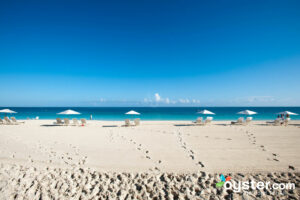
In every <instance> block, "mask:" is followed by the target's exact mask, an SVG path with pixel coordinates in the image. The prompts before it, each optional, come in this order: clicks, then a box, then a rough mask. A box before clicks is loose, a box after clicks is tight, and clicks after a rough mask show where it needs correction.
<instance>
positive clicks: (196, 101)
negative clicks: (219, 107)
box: [192, 99, 200, 103]
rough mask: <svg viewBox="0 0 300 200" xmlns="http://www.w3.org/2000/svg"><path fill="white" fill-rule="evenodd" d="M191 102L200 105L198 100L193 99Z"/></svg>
mask: <svg viewBox="0 0 300 200" xmlns="http://www.w3.org/2000/svg"><path fill="white" fill-rule="evenodd" d="M192 102H193V103H200V100H197V99H193V100H192Z"/></svg>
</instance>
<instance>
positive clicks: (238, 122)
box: [231, 117, 244, 125]
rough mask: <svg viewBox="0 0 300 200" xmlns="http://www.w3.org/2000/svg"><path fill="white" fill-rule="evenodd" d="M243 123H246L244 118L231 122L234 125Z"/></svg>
mask: <svg viewBox="0 0 300 200" xmlns="http://www.w3.org/2000/svg"><path fill="white" fill-rule="evenodd" d="M243 123H244V117H240V118H238V120H237V121H232V122H231V124H232V125H242V124H243Z"/></svg>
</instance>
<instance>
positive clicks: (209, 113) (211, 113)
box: [197, 110, 215, 115]
mask: <svg viewBox="0 0 300 200" xmlns="http://www.w3.org/2000/svg"><path fill="white" fill-rule="evenodd" d="M197 113H199V114H203V115H215V113H213V112H211V111H209V110H201V111H199V112H197Z"/></svg>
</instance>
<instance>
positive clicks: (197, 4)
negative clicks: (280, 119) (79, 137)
mask: <svg viewBox="0 0 300 200" xmlns="http://www.w3.org/2000/svg"><path fill="white" fill-rule="evenodd" d="M299 10H300V2H299V1H290V0H288V1H230V0H229V1H205V2H204V1H158V0H151V1H147V0H139V1H113V0H112V1H76V0H75V1H74V0H72V1H62V0H61V1H55V0H52V1H47V0H44V1H26V2H25V1H1V2H0V27H1V28H0V80H1V98H0V106H300V92H299V91H300V89H299V85H300V79H299V74H300V23H299V21H300V12H299Z"/></svg>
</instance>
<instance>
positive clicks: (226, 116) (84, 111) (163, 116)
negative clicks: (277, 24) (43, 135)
mask: <svg viewBox="0 0 300 200" xmlns="http://www.w3.org/2000/svg"><path fill="white" fill-rule="evenodd" d="M0 109H4V108H0ZM9 109H11V110H14V111H16V112H17V113H16V114H8V116H15V117H16V118H17V119H28V118H29V119H33V118H35V117H37V116H38V117H39V119H55V118H56V117H61V118H64V117H69V118H86V119H90V115H92V117H93V119H94V120H115V121H119V120H124V119H126V118H134V117H135V116H128V115H125V113H126V112H128V111H129V110H135V111H137V112H139V113H141V115H139V116H138V117H139V118H141V120H195V119H196V118H197V117H198V116H201V115H200V114H197V112H198V111H200V110H203V109H207V110H209V111H212V112H214V113H215V114H216V115H213V118H214V120H236V119H237V118H238V117H240V116H242V115H239V114H237V112H239V111H242V110H246V109H248V110H252V111H255V112H257V113H258V114H256V115H253V116H252V117H253V120H272V119H275V118H276V116H277V114H276V113H278V112H281V111H286V110H287V111H291V112H294V113H298V114H300V107H205V108H200V107H9ZM67 109H72V110H75V111H77V112H80V113H81V115H73V116H63V115H57V113H59V112H61V111H64V110H67ZM3 116H4V114H3V113H0V117H1V118H3ZM202 116H203V115H202ZM204 117H205V116H204ZM291 118H292V120H300V115H295V116H294V115H292V116H291Z"/></svg>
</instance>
